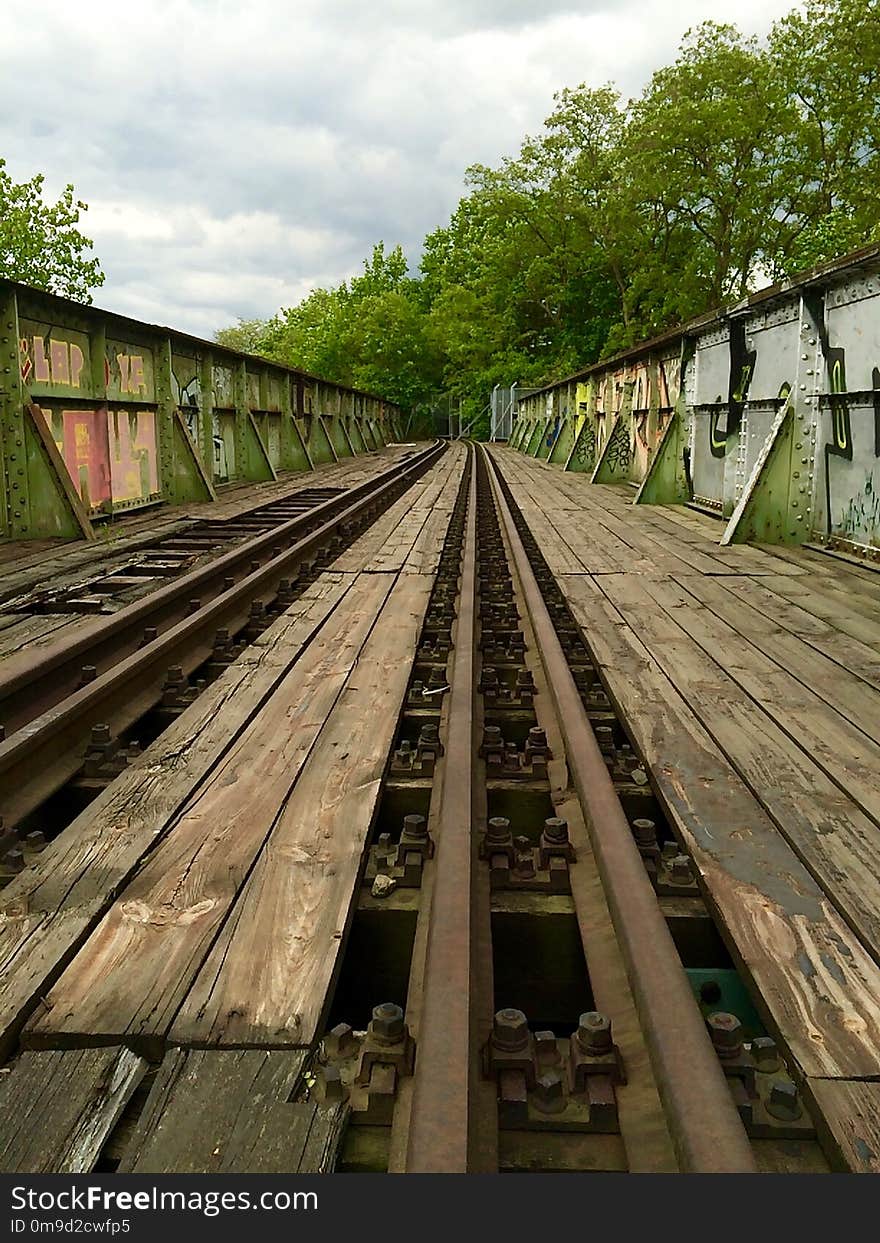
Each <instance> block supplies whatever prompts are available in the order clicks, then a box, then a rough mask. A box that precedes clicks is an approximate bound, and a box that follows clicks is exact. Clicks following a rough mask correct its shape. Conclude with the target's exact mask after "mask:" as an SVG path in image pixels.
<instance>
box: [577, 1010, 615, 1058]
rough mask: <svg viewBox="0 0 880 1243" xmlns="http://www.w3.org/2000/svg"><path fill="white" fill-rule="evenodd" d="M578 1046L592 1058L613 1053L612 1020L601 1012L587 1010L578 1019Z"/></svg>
mask: <svg viewBox="0 0 880 1243" xmlns="http://www.w3.org/2000/svg"><path fill="white" fill-rule="evenodd" d="M576 1039H577V1042H578V1045H579V1046H580V1048H581V1050H582V1051H583V1052H584V1053H587V1054H588V1055H589V1056H590V1057H602V1055H603V1054H605V1053H610V1052H611V1047H612V1043H613V1042H612V1039H611V1020H610V1019H609V1018H608V1016H607V1015H606V1014H602V1013H601V1012H600V1011H599V1010H587V1011H586V1012H585V1013H584V1014H582V1015H581V1016H580V1018H579V1019H578V1029H577V1033H576Z"/></svg>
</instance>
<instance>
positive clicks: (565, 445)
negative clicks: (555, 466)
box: [547, 418, 575, 466]
mask: <svg viewBox="0 0 880 1243" xmlns="http://www.w3.org/2000/svg"><path fill="white" fill-rule="evenodd" d="M574 441H575V435H574V422H573V420H572V419H570V418H567V419H565V421H564V422H563V424H562V426H561V427H560V429H559V435H558V436H557V437H556V439H555V440H554V442H553V447H552V449H551V450H550V455H549V457H548V459H547V460H548V462H559V463H561V465H563V466H564V465H565V463H566V462H567V461H568V458H569V455H570V453H571V451H572V449H573V448H574Z"/></svg>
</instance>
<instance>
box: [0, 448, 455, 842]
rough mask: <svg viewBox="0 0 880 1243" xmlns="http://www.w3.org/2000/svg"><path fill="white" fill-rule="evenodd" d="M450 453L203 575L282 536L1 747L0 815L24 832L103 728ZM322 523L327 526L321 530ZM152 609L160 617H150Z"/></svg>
mask: <svg viewBox="0 0 880 1243" xmlns="http://www.w3.org/2000/svg"><path fill="white" fill-rule="evenodd" d="M442 452H443V446H442V444H440V443H438V444H436V445H434V446H432V447H431V448H430V449H428V450H426V451H425V452H424V453H423V454H420V455H419V456H418V457H417V458H415V459H413V460H412V462H411V463H410V464H409V465H408V466H407V467H406V468H405V469H404V470H400V469H399V468H395V469H393V470H391V471H385V472H383V474H382V475H380V476H379V477H378V479H373V480H371V481H368V484H367V485H360V486H359V487H358V488H357V489H354V490H353V492H352V493H349V494H347V495H345V496H344V497H343V498H342V500H343V502H346V501H347V502H348V504H347V505H344V507H343V508H341V509H340V508H339V504H338V500H337V499H334V500H333V501H330V502H327V507H328V508H325V506H319V507H317V509H315V510H312V511H309V512H308V513H307V514H306V515H305V516H304V518H305V519H311V520H312V521H314V519H315V517H316V515H317V517H318V519H319V522H320V525H319V526H318V528H317V529H316V530H313V531H310V532H309V534H308V535H306V536H304V537H302V538H300V539H298V540H296V542H295V543H293V544H290V539H291V537H294V536H295V535H296V533H297V530H301V529H302V526H303V519H299V518H297V519H293V520H291V522H289V523H284V524H282V526H281V527H279V528H278V529H277V532H270V533H268V535H261V536H259V537H257V539H256V540H253V541H248V542H247V543H246V544H245V545H242V546H241V547H239V548H237V549H235V550H234V552H233V553H229V554H227V556H225V557H221V558H219V559H218V560H217V561H215V562H212V563H211V565H210V566H207V567H204V569H203V570H200V571H198V574H199V575H203V576H210V577H212V578H214V579H216V576H217V574H218V573H219V574H221V575H223V574H224V571H225V572H227V573H228V570H229V568H230V564H231V560H232V558H234V559H235V564H237V565H239V566H241V565H242V564H247V562H248V561H249V560H251V559H252V558H253V556H254V553H255V551H256V550H257V545H259V548H260V549H262V550H263V552H264V554H265V551H266V549H267V547H269V546H270V544H271V541H270V539H269V538H268V536H272V537H274V538H275V541H276V544H277V542H278V539H279V538H280V539H281V542H283V543H284V544H285V545H286V546H285V548H284V550H283V551H281V552H280V553H278V554H277V555H275V556H273V557H272V559H271V560H269V561H267V563H266V564H265V565H261V566H260V567H259V568H258V569H257V570H254V571H253V572H252V573H250V574H248V575H246V576H245V577H244V578H243V579H241V580H240V581H239V582H238V583H236V584H235V585H234V586H232V587H230V588H228V589H227V590H225V591H221V592H220V594H219V595H217V596H216V597H215V598H214V599H212V600H211V601H210V602H209V603H207V604H205V605H203V606H202V607H200V608H199V609H198V610H197V611H195V612H193V613H192V614H191V615H190V616H186V617H184V618H183V619H182V620H178V621H176V622H175V624H172V625H170V626H169V628H168V629H167V630H165V631H164V632H163V633H161V634H159V635H158V636H157V637H155V638H154V639H153V640H152V641H151V642H149V643H147V644H146V645H145V646H141V647H138V648H137V649H136V650H134V651H132V652H130V653H129V654H126V655H123V657H122V659H118V660H117V662H116V663H114V664H113V665H112V666H111V667H110V668H109V669H107V670H106V671H105V672H104V673H102V674H99V675H98V676H97V677H95V678H94V680H93V681H91V682H88V683H87V684H86V685H85V686H83V687H81V688H80V689H78V690H76V691H75V692H74V693H73V694H70V695H68V696H67V697H66V698H63V699H62V700H61V702H60V703H56V704H54V705H53V706H52V707H50V708H49V709H48V710H47V711H44V712H43V713H42V714H41V715H40V716H38V717H36V718H35V719H34V720H31V721H29V722H28V723H27V724H26V725H25V726H24V727H23V728H21V729H19V730H18V731H17V732H16V733H15V734H14V735H13V736H12V737H11V738H8V739H7V740H6V741H5V742H3V743H0V790H2V804H0V811H2V814H3V816H4V820H5V822H6V824H7V825H14V824H17V823H19V822H20V821H21V820H22V819H24V817H26V816H27V815H29V814H30V813H31V812H32V811H34V810H35V809H36V808H37V807H38V806H39V805H40V804H41V803H42V802H43V801H44V800H45V799H46V798H48V797H49V796H50V795H51V794H53V793H54V792H55V791H56V790H58V789H60V788H61V787H62V786H63V785H64V784H65V782H67V781H69V780H70V779H71V778H72V777H73V776H75V774H76V773H77V772H78V771H79V769H80V767H81V766H82V760H83V747H84V744H85V741H86V740H87V738H88V734H89V731H90V730H91V728H92V727H93V726H94V725H98V724H106V725H109V726H110V727H111V729H112V730H113V731H114V732H115V733H119V732H121V731H122V730H124V729H127V728H128V727H129V726H131V725H132V724H133V723H134V722H135V721H136V720H138V719H139V718H140V717H141V716H143V715H144V713H146V712H147V711H149V710H150V708H151V707H153V706H154V705H155V704H156V703H157V702H158V701H159V699H160V698H161V694H162V691H161V682H162V678H163V676H164V674H165V673H166V672H167V670H168V668H169V667H170V666H173V665H175V664H177V665H180V666H181V667H182V669H183V671H184V673H188V672H192V671H193V670H194V669H196V668H198V666H199V665H200V664H201V663H202V662H203V661H205V660H207V659H208V657H209V656H210V654H211V650H212V646H213V636H214V635H215V633H216V631H217V630H218V629H220V628H223V627H225V628H227V629H229V630H230V631H231V632H235V631H237V630H240V629H241V627H242V626H244V625H245V623H246V622H247V619H248V610H249V608H250V604H251V602H252V601H254V600H255V599H259V598H264V599H265V597H266V596H268V595H272V594H274V592H275V589H276V587H277V584H278V583H279V581H280V580H281V579H282V578H283V577H284V576H285V574H289V573H290V572H291V571H292V569H294V568H295V567H296V566H297V565H299V564H300V563H302V562H303V561H305V560H307V559H308V558H309V557H310V556H313V555H314V554H315V553H316V552H317V551H318V550H319V548H320V547H321V545H322V544H324V543H325V542H326V541H327V540H328V539H329V538H330V537H331V536H332V535H333V534H334V532H335V531H336V530H337V529H338V527H340V526H341V525H343V524H345V523H348V522H352V521H354V520H356V519H358V518H359V517H362V516H363V515H364V514H365V513H366V512H367V511H368V510H369V509H370V507H371V506H372V505H374V504H375V503H376V502H377V501H379V500H381V501H390V500H391V499H393V498H394V497H395V496H396V495H398V494H399V493H400V492H402V491H404V490H405V488H406V487H408V486H409V485H410V484H411V483H413V482H414V481H415V480H416V479H417V478H418V477H419V476H420V475H421V474H423V473H424V472H425V471H426V470H428V469H429V467H430V466H431V465H432V464H433V463H434V462H435V461H436V460H437V458H438V456H439V455H440V454H441V453H442ZM334 511H335V512H334ZM328 513H329V514H330V516H328ZM321 518H323V519H324V521H320V519H321ZM193 577H195V576H187V579H186V580H182V581H179V582H177V583H175V584H174V585H173V587H169V588H167V589H162V590H160V591H158V592H155V593H153V595H152V596H150V597H147V599H146V600H143V601H139V602H138V603H137V604H136V605H133V606H132V607H131V609H125V610H122V611H121V612H120V613H119V614H117V615H116V617H114V618H112V619H111V621H110V624H109V625H108V626H107V627H105V628H102V629H101V631H100V641H102V642H103V641H104V640H105V639H106V637H107V634H108V633H111V634H119V635H121V636H123V641H124V642H125V643H130V641H131V632H132V627H133V626H135V625H136V626H137V627H138V628H139V631H140V632H142V630H141V628H142V627H143V624H144V621H145V620H147V619H151V618H155V617H156V615H157V612H159V613H161V611H162V610H167V608H168V605H169V600H168V597H169V595H171V594H172V592H173V594H174V598H175V599H176V600H177V601H178V602H179V601H180V600H181V599H186V598H187V596H188V594H189V593H190V592H191V590H192V587H193V583H192V579H193ZM151 604H152V605H153V610H154V611H151V610H150V606H151ZM134 618H136V619H137V620H136V621H135V620H133V619H134ZM87 642H88V640H87V638H84V639H80V640H76V641H74V643H72V644H70V645H69V648H62V647H61V646H59V648H58V649H53V650H52V651H51V652H50V653H49V656H48V658H47V665H48V668H49V670H50V671H55V673H56V674H58V676H60V673H59V670H60V669H61V668H64V667H66V665H67V664H69V662H70V661H71V660H73V659H75V660H77V661H78V662H81V661H82V658H83V655H84V654H85V653H86V652H90V651H91V650H92V649H90V648H89V647H88V646H87ZM84 645H86V646H84ZM71 651H73V652H75V656H71V655H70V652H71ZM50 676H51V673H47V672H46V667H45V666H44V665H43V664H42V662H41V663H40V664H38V665H37V666H35V668H34V670H33V678H32V682H33V684H34V685H40V684H41V682H42V681H45V679H46V678H48V677H50ZM12 681H13V684H14V687H15V689H16V691H17V692H19V693H24V692H26V689H27V678H26V677H25V676H24V675H22V676H19V677H18V678H16V679H13V680H12Z"/></svg>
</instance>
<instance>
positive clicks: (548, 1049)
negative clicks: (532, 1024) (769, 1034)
mask: <svg viewBox="0 0 880 1243" xmlns="http://www.w3.org/2000/svg"><path fill="white" fill-rule="evenodd" d="M535 1056H536V1057H537V1058H538V1060H539V1061H541V1062H545V1063H548V1064H553V1063H555V1062H558V1061H559V1046H558V1044H557V1043H556V1034H555V1032H550V1031H543V1032H535Z"/></svg>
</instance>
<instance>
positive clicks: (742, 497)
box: [510, 246, 880, 558]
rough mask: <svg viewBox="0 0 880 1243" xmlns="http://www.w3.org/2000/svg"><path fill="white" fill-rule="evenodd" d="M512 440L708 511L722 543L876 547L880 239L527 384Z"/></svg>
mask: <svg viewBox="0 0 880 1243" xmlns="http://www.w3.org/2000/svg"><path fill="white" fill-rule="evenodd" d="M510 443H511V444H512V445H513V446H514V447H515V448H518V449H519V450H520V451H521V452H524V453H528V454H530V455H531V456H533V457H539V458H544V459H549V460H550V461H553V462H562V463H563V464H564V465H565V467H566V469H568V470H579V471H583V472H585V473H586V474H588V476H589V477H590V479H591V480H592V481H593V482H595V483H615V482H619V483H633V484H637V485H639V493H638V497H637V499H638V500H639V501H640V502H641V503H650V504H664V503H665V504H669V503H680V502H682V501H692V502H695V503H697V504H699V505H701V506H703V507H706V508H709V509H711V510H714V511H715V512H717V513H718V514H719V515H720V516H721V517H723V518H725V519H726V520H727V521H726V527H725V531H724V536H723V542H735V541H740V540H746V539H750V540H759V541H764V542H768V543H783V544H784V543H792V544H798V543H804V542H808V541H814V540H822V541H825V542H830V543H834V544H838V545H840V546H841V547H843V548H844V549H847V550H850V551H858V552H860V553H862V554H866V555H868V556H870V557H877V558H880V246H871V247H866V248H864V249H862V250H860V251H857V252H854V253H853V254H851V255H847V256H844V257H843V258H841V259H838V260H835V261H834V262H833V263H829V264H825V265H823V266H822V267H820V268H816V269H813V270H811V271H809V272H806V273H803V274H802V275H800V276H798V277H796V278H794V279H792V280H791V281H787V282H785V283H782V284H778V285H773V286H770V287H769V288H767V289H763V290H761V291H759V292H758V293H755V294H753V295H751V296H750V297H749V298H747V299H745V300H744V301H742V302H739V303H737V304H736V305H734V306H731V307H727V308H725V309H723V310H722V311H719V312H717V313H712V314H710V315H705V316H702V317H701V318H699V319H696V320H693V321H692V322H690V323H688V324H685V325H684V326H683V327H681V328H677V329H675V330H673V331H672V332H668V333H666V334H664V335H663V336H661V337H658V338H656V339H654V340H652V341H646V342H644V343H642V344H641V345H638V346H635V347H634V348H633V349H630V350H627V351H626V352H625V353H623V354H620V355H617V356H616V357H614V358H611V359H608V360H607V361H604V362H600V363H596V364H594V365H593V366H591V367H588V368H585V369H584V370H583V371H582V372H579V373H577V374H576V375H573V376H569V377H567V378H566V379H563V380H560V381H558V382H556V383H554V384H551V385H548V386H547V387H545V388H543V389H540V390H538V391H537V392H535V393H533V394H531V395H530V396H529V397H527V398H525V399H524V400H521V401H520V402H519V403H518V409H517V417H516V422H515V424H514V428H513V432H512V434H511V440H510Z"/></svg>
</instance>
